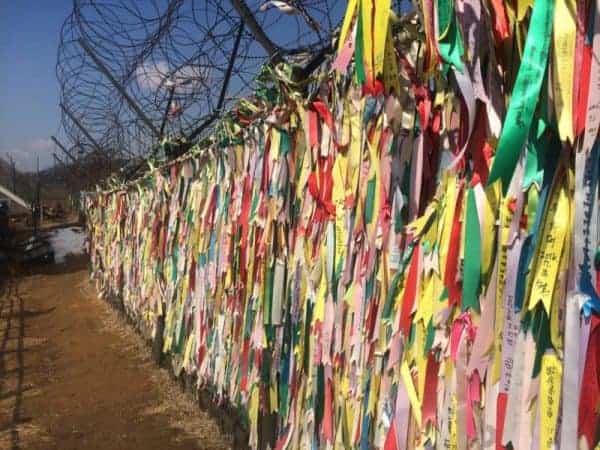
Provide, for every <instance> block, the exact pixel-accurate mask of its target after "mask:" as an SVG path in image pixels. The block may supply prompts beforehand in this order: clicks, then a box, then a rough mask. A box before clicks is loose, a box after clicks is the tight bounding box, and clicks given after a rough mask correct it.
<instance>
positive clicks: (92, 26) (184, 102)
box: [56, 0, 399, 160]
mask: <svg viewBox="0 0 600 450" xmlns="http://www.w3.org/2000/svg"><path fill="white" fill-rule="evenodd" d="M235 3H238V4H240V3H241V4H243V6H244V7H247V9H248V10H249V11H250V13H251V15H252V16H253V19H255V21H256V23H257V24H258V26H259V28H260V30H261V31H262V32H264V34H265V36H266V39H267V40H270V41H271V42H272V43H273V44H274V46H275V47H276V49H277V57H283V58H286V57H289V58H292V57H293V58H298V57H299V56H300V57H301V56H302V55H311V54H315V53H317V52H319V51H320V50H322V49H323V48H326V47H328V46H330V45H331V35H332V32H333V31H334V30H335V29H336V27H338V26H339V24H340V22H341V20H342V18H343V14H344V11H345V8H346V2H345V1H343V0H304V1H300V0H296V1H294V0H286V1H282V0H280V1H264V0H263V1H256V0H248V1H245V2H234V1H230V0H145V1H144V2H140V1H137V0H74V3H73V10H72V12H71V14H70V15H69V16H68V17H67V18H66V20H65V22H64V24H63V26H62V29H61V33H60V44H59V48H58V57H57V65H56V75H57V78H58V81H59V85H60V102H61V108H62V117H61V125H62V129H63V135H64V136H65V137H66V138H67V139H68V140H69V141H70V144H69V145H70V146H72V147H74V148H75V149H76V151H77V155H78V156H80V157H82V156H85V155H89V154H90V153H91V152H98V153H105V154H106V155H107V157H108V158H109V159H111V158H112V159H121V160H127V159H131V158H135V157H136V156H142V155H146V154H147V153H148V151H149V149H150V148H152V146H153V145H155V144H156V143H157V142H158V141H159V140H160V139H161V138H162V137H163V136H167V137H181V136H183V137H186V136H187V137H189V136H195V137H196V136H198V135H200V134H201V133H200V132H201V131H202V130H203V128H202V127H203V126H206V124H207V123H210V121H211V120H212V119H214V118H216V117H218V116H219V115H220V114H221V113H222V112H223V111H225V110H227V109H228V108H229V107H230V106H231V104H232V102H233V101H235V99H237V98H239V97H240V96H244V95H248V94H249V93H250V92H251V90H252V82H253V79H254V77H255V76H256V74H257V73H258V72H259V68H260V67H261V66H262V65H263V64H264V63H265V62H268V61H269V58H272V57H273V55H269V54H268V52H267V51H266V50H265V47H264V45H261V44H259V42H258V41H257V39H256V36H255V35H254V34H253V33H252V29H251V27H248V26H246V25H247V24H246V23H245V20H244V19H245V18H243V17H242V15H240V13H239V8H238V9H236V7H235ZM396 3H397V8H399V2H396ZM99 65H101V66H103V67H104V70H102V68H101V67H99ZM106 72H108V74H107V73H106ZM111 76H112V78H113V79H114V80H113V81H111V79H110V77H111ZM136 109H138V110H139V111H136Z"/></svg>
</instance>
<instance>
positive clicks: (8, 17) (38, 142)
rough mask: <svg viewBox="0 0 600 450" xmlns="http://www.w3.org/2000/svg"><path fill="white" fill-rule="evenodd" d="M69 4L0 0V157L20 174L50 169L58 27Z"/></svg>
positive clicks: (62, 0)
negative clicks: (12, 163) (11, 162)
mask: <svg viewBox="0 0 600 450" xmlns="http://www.w3.org/2000/svg"><path fill="white" fill-rule="evenodd" d="M71 6H72V2H71V0H27V1H22V0H19V1H15V0H0V157H1V158H4V159H6V156H7V155H6V154H7V153H10V154H11V155H12V157H13V158H14V159H15V161H16V162H17V166H18V168H19V169H21V170H34V169H35V165H36V156H37V155H39V156H40V166H41V167H42V168H43V167H47V166H49V165H51V164H52V152H53V151H54V149H53V148H54V146H53V144H52V141H51V140H50V136H51V135H53V134H55V133H56V132H57V130H58V124H59V118H60V114H59V109H58V92H59V91H58V83H57V81H56V76H55V73H54V68H55V64H56V52H57V47H58V38H59V33H60V27H61V25H62V22H63V21H64V19H65V18H66V17H67V15H68V14H69V12H70V11H71Z"/></svg>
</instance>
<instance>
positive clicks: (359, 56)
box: [354, 5, 367, 86]
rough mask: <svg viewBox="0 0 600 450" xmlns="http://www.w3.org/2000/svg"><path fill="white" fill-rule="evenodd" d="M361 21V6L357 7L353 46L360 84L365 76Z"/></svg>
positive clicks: (363, 81)
mask: <svg viewBox="0 0 600 450" xmlns="http://www.w3.org/2000/svg"><path fill="white" fill-rule="evenodd" d="M363 53H364V49H363V23H362V6H360V5H359V7H358V18H357V23H356V45H355V46H354V64H355V65H356V81H357V82H358V84H360V85H361V86H362V85H363V84H365V80H366V79H367V76H366V74H365V63H364V59H363Z"/></svg>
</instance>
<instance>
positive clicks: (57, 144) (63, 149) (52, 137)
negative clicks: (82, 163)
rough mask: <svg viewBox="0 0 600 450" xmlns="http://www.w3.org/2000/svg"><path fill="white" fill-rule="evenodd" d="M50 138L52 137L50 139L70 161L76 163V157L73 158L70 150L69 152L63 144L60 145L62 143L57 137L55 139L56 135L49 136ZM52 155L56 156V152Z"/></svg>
mask: <svg viewBox="0 0 600 450" xmlns="http://www.w3.org/2000/svg"><path fill="white" fill-rule="evenodd" d="M50 139H52V141H53V142H54V143H55V144H56V146H57V147H58V148H59V149H61V150H62V152H63V153H64V154H65V155H67V156H68V157H69V159H70V160H71V161H73V163H77V159H76V158H75V157H74V156H73V155H72V154H71V152H70V151H69V150H67V149H66V148H65V146H64V145H62V144H61V142H60V141H59V140H58V139H56V137H54V136H50ZM54 156H55V157H56V154H54ZM57 159H58V158H57ZM59 161H60V160H59Z"/></svg>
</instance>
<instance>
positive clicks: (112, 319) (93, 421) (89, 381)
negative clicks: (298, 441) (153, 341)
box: [0, 257, 232, 450]
mask: <svg viewBox="0 0 600 450" xmlns="http://www.w3.org/2000/svg"><path fill="white" fill-rule="evenodd" d="M24 271H25V273H21V274H16V273H14V272H15V271H14V270H13V271H12V272H13V274H12V275H10V274H9V275H6V274H5V275H4V276H3V280H0V449H11V450H17V449H23V450H25V449H32V450H37V449H39V450H42V449H43V450H52V449H60V450H69V449H73V450H74V449H77V450H80V449H86V450H87V449H102V450H118V449H127V450H129V449H144V450H159V449H160V450H168V449H182V450H183V449H186V450H195V449H226V448H230V447H231V445H232V444H231V440H230V438H229V437H227V436H224V435H223V434H222V433H221V431H220V429H219V427H218V425H217V423H216V422H215V421H214V420H213V419H212V418H211V417H210V416H209V415H208V414H207V413H206V412H203V411H201V410H200V409H199V408H198V407H197V405H196V404H194V402H193V401H192V399H191V397H190V396H188V395H186V394H183V393H182V392H181V390H180V388H179V386H178V385H177V384H176V383H175V382H174V381H173V380H172V379H171V378H170V376H169V374H168V372H167V371H166V370H164V369H159V368H158V367H157V366H156V365H155V364H154V363H153V361H152V359H151V357H150V350H149V349H148V347H147V346H146V344H145V343H144V342H143V340H142V338H141V337H140V336H138V335H137V334H136V333H135V332H134V331H133V330H132V329H131V327H130V326H129V325H127V324H126V323H125V322H124V321H123V319H122V318H121V317H120V316H119V315H118V314H117V313H116V312H115V311H114V310H113V309H112V308H111V307H110V306H109V305H108V304H107V303H106V302H104V301H103V300H100V299H98V298H97V296H96V293H95V290H94V288H93V286H92V285H91V284H90V283H89V281H88V276H87V270H86V261H85V258H83V257H78V258H75V257H72V258H68V259H67V262H66V263H65V264H62V265H48V266H42V267H38V268H36V269H32V268H27V269H25V270H24ZM0 276H1V275H0Z"/></svg>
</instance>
